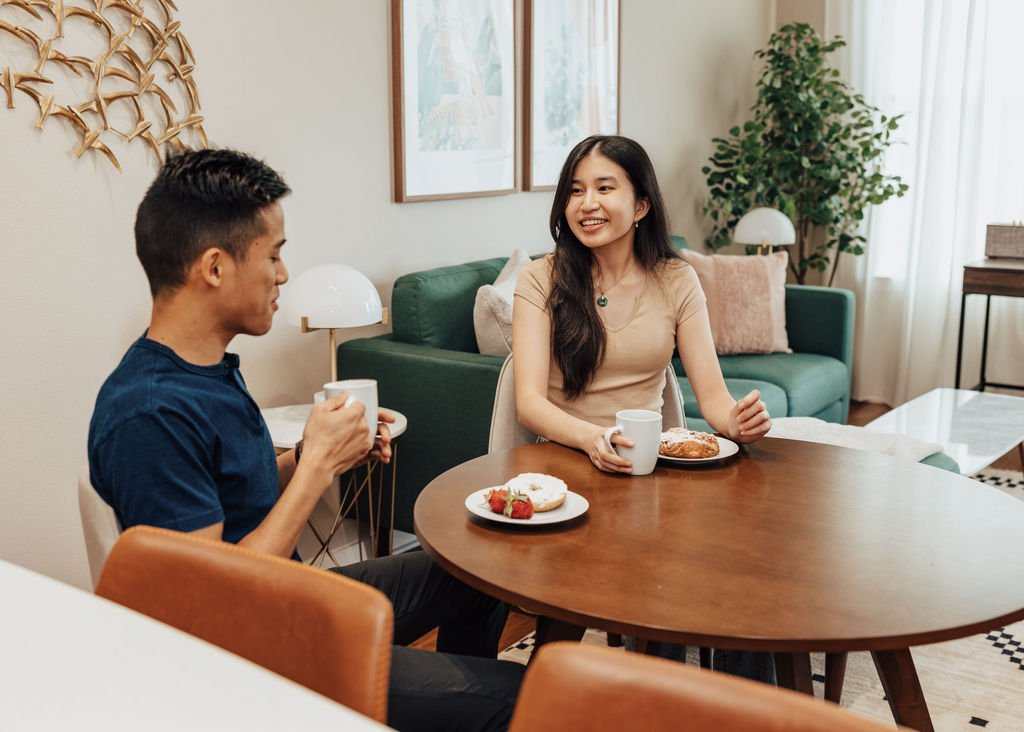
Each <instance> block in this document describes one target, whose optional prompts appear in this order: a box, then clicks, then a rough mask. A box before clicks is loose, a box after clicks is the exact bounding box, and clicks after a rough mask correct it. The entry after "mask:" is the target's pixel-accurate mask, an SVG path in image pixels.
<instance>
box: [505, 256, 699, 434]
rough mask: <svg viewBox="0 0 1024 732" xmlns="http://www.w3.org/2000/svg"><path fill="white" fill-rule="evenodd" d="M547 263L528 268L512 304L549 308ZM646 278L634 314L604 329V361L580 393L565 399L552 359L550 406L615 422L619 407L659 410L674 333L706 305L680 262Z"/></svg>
mask: <svg viewBox="0 0 1024 732" xmlns="http://www.w3.org/2000/svg"><path fill="white" fill-rule="evenodd" d="M552 262H553V257H552V255H549V256H547V257H545V258H543V259H539V260H537V261H535V262H531V263H530V265H529V266H527V268H526V269H525V270H524V271H523V274H522V275H521V276H520V277H519V281H518V283H517V284H516V295H515V296H516V307H523V306H525V307H535V308H538V309H540V310H541V311H543V312H544V313H547V312H548V295H549V293H550V292H551V267H552ZM648 277H649V278H650V280H651V281H649V282H648V284H647V286H646V287H644V288H643V290H642V291H641V294H640V296H639V300H638V301H637V307H636V309H635V310H634V312H633V317H632V318H631V319H630V320H628V321H627V322H626V323H625V325H622V326H620V327H619V328H617V329H615V330H611V329H609V328H605V333H606V335H607V338H608V341H607V346H606V348H605V357H604V363H602V364H601V367H600V368H599V369H598V371H597V374H596V376H595V378H594V381H593V383H592V384H591V385H590V387H589V388H588V389H587V391H586V393H585V394H583V396H581V397H580V398H579V399H576V400H574V401H569V400H567V399H566V398H565V396H564V394H563V392H562V372H561V371H560V370H559V368H558V365H557V364H556V363H555V360H554V358H553V357H552V358H551V365H550V369H549V375H548V399H549V400H550V401H551V403H552V404H554V405H555V406H557V407H558V408H560V409H562V410H563V411H565V412H567V413H569V414H571V415H573V416H574V417H578V418H579V419H583V420H586V421H587V422H590V423H592V424H596V425H613V424H615V413H616V412H618V411H619V410H620V409H652V410H654V411H658V412H660V411H661V406H662V398H661V395H662V391H663V390H664V387H665V367H666V366H667V365H668V364H669V362H670V360H671V359H672V352H673V350H674V349H675V346H676V332H677V331H678V329H679V326H680V324H682V323H683V322H684V321H686V320H687V319H689V318H691V317H693V315H694V314H695V313H698V312H700V311H701V310H703V309H705V308H706V304H705V303H706V301H705V298H704V291H703V290H701V287H700V282H698V280H697V274H696V273H695V272H694V270H693V268H692V267H691V266H690V265H688V264H686V262H683V261H682V260H670V261H666V262H665V264H663V265H662V266H661V268H660V270H659V272H658V273H656V274H651V275H648ZM598 315H599V316H600V315H601V311H600V309H598ZM512 348H513V350H515V343H513V344H512Z"/></svg>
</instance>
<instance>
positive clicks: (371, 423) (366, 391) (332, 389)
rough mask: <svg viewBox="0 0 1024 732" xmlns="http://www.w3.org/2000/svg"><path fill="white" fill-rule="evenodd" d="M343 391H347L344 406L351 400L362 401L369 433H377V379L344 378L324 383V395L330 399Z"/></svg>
mask: <svg viewBox="0 0 1024 732" xmlns="http://www.w3.org/2000/svg"><path fill="white" fill-rule="evenodd" d="M343 391H347V392H348V399H347V400H346V401H345V406H346V407H347V406H349V405H350V404H351V403H352V402H362V403H363V406H364V407H366V426H367V428H368V429H369V430H370V434H371V435H376V434H377V380H376V379H344V380H343V381H332V382H330V383H329V384H324V396H325V397H327V398H328V399H332V398H334V397H336V396H338V394H340V393H341V392H343Z"/></svg>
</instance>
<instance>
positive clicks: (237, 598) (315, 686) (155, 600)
mask: <svg viewBox="0 0 1024 732" xmlns="http://www.w3.org/2000/svg"><path fill="white" fill-rule="evenodd" d="M96 594H97V595H100V596H101V597H105V598H107V599H108V600H113V601H114V602H117V603H119V604H121V605H125V606H126V607H129V608H132V609H133V610H136V611H138V612H140V613H143V614H144V615H148V616H150V617H152V618H155V619H157V620H160V621H162V622H164V623H167V624H168V625H173V626H174V627H176V628H178V629H180V630H183V631H185V632H186V633H189V634H191V635H194V636H196V637H198V638H202V639H203V640H206V641H208V642H210V643H213V644H214V645H217V646H220V647H221V648H224V649H225V650H228V651H231V652H232V653H235V654H237V655H239V656H242V657H243V658H247V659H249V660H250V661H252V662H254V663H257V664H259V665H260V666H263V667H265V668H267V669H270V670H271V671H274V672H275V673H278V674H280V675H281V676H284V677H286V678H289V679H291V680H292V681H295V682H297V683H299V684H302V685H303V686H305V687H308V688H309V689H312V690H313V691H316V692H318V693H320V694H323V695H324V696H327V697H330V698H331V699H334V700H335V701H337V702H340V703H341V704H344V705H345V706H347V707H350V708H352V709H354V710H356V711H357V712H360V713H361V714H364V715H366V716H368V717H372V718H373V719H376V720H377V721H379V722H385V721H386V720H387V702H388V675H389V673H390V670H391V637H392V632H393V625H394V623H393V615H392V609H391V603H390V602H389V601H388V599H387V597H385V595H384V594H383V593H382V592H380V591H378V590H376V589H374V588H372V587H369V586H368V585H364V584H361V583H359V582H356V581H354V580H350V579H347V578H345V577H342V576H341V575H338V574H334V573H332V572H325V571H324V570H322V569H314V568H312V567H307V566H305V565H303V564H300V563H299V562H293V561H289V560H287V559H283V558H281V557H275V556H271V555H269V554H260V553H257V552H253V551H250V550H248V549H245V548H243V547H239V546H235V545H234V544H228V543H225V542H220V541H211V540H209V539H202V538H199V537H196V536H193V535H191V534H182V533H179V532H176V531H167V530H165V529H154V528H152V527H148V526H136V527H133V528H131V529H128V531H126V532H124V533H123V534H122V535H121V538H120V539H118V541H117V544H116V545H115V546H114V549H113V551H112V552H111V553H110V556H109V558H108V559H107V563H106V566H105V567H104V569H103V574H102V576H101V577H100V581H99V584H98V585H97V587H96Z"/></svg>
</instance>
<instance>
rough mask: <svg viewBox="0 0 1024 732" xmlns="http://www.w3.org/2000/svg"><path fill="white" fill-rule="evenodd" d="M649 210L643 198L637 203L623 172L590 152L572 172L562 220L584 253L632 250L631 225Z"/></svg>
mask: <svg viewBox="0 0 1024 732" xmlns="http://www.w3.org/2000/svg"><path fill="white" fill-rule="evenodd" d="M649 208H650V204H649V203H648V201H647V199H646V198H641V199H639V200H638V199H637V197H636V192H635V191H634V190H633V184H632V183H631V182H630V180H629V176H628V175H627V174H626V171H625V170H624V169H623V168H622V167H621V166H620V165H619V164H617V163H615V162H613V161H612V160H611V159H609V158H606V157H605V156H604V155H602V154H601V153H600V152H599V151H598V150H594V151H593V152H591V153H590V154H589V155H587V156H586V157H585V158H583V159H582V160H581V161H580V162H579V164H578V165H577V166H576V170H575V171H573V177H572V190H571V192H570V194H569V200H568V202H567V203H566V205H565V219H566V221H567V222H568V223H569V229H570V230H571V231H572V233H573V234H574V235H575V236H576V238H577V239H578V240H579V242H580V243H581V244H583V246H585V247H587V248H588V249H598V248H602V247H607V246H628V247H632V246H633V231H634V225H635V224H636V222H637V221H639V220H640V219H642V218H643V217H644V216H645V215H646V214H647V211H648V209H649Z"/></svg>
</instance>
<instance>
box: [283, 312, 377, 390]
mask: <svg viewBox="0 0 1024 732" xmlns="http://www.w3.org/2000/svg"><path fill="white" fill-rule="evenodd" d="M388 315H389V313H388V309H387V308H382V309H381V318H380V320H379V321H378V322H379V323H380V324H381V325H387V324H388V320H389V319H388ZM293 322H294V321H293ZM299 330H300V331H301V332H303V333H313V332H314V331H318V330H326V331H327V347H328V348H330V349H331V381H337V380H338V339H337V336H336V334H335V332H334V331H335V330H337V329H336V328H313V327H311V326H310V325H309V317H308V316H306V315H303V316H302V317H301V318H300V320H299Z"/></svg>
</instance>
